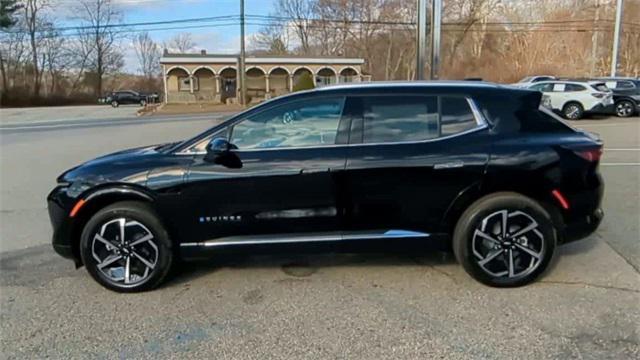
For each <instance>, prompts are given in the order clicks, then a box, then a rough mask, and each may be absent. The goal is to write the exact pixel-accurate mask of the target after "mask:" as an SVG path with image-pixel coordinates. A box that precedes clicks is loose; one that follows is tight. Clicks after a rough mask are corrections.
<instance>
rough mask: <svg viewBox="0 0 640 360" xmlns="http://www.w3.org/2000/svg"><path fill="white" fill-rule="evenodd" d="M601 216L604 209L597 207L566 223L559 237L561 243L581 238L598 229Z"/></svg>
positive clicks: (602, 216)
mask: <svg viewBox="0 0 640 360" xmlns="http://www.w3.org/2000/svg"><path fill="white" fill-rule="evenodd" d="M603 218H604V211H603V210H602V209H601V208H598V209H596V210H595V211H594V212H593V213H592V214H589V215H586V216H584V217H581V218H580V219H578V220H576V221H573V222H571V223H569V224H566V225H565V228H564V231H563V234H562V238H561V241H562V243H565V244H566V243H569V242H572V241H576V240H581V239H584V238H586V237H587V236H589V235H591V234H593V233H594V232H595V231H596V230H597V229H598V226H600V223H601V222H602V219H603Z"/></svg>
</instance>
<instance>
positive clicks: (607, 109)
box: [589, 103, 616, 115]
mask: <svg viewBox="0 0 640 360" xmlns="http://www.w3.org/2000/svg"><path fill="white" fill-rule="evenodd" d="M589 113H590V114H602V115H614V114H615V113H616V105H615V104H613V103H611V104H607V105H605V104H603V103H599V104H598V105H596V106H594V107H592V108H591V109H589Z"/></svg>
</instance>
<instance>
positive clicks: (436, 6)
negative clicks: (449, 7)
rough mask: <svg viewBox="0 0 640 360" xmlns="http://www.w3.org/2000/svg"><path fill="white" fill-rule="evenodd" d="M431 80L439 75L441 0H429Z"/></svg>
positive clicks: (436, 78)
mask: <svg viewBox="0 0 640 360" xmlns="http://www.w3.org/2000/svg"><path fill="white" fill-rule="evenodd" d="M431 1H432V5H433V7H432V9H431V80H438V78H439V77H440V74H439V73H440V35H441V25H442V0H431Z"/></svg>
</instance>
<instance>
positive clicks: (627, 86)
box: [598, 78, 640, 117]
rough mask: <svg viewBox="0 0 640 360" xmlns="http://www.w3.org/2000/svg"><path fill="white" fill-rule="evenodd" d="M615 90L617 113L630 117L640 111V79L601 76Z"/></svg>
mask: <svg viewBox="0 0 640 360" xmlns="http://www.w3.org/2000/svg"><path fill="white" fill-rule="evenodd" d="M598 80H601V81H604V82H605V84H606V85H607V87H608V88H609V89H611V91H612V92H613V101H614V103H615V109H616V115H618V116H619V117H630V116H633V115H634V114H638V113H640V79H636V78H600V79H598Z"/></svg>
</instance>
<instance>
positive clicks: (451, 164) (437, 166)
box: [433, 161, 464, 170]
mask: <svg viewBox="0 0 640 360" xmlns="http://www.w3.org/2000/svg"><path fill="white" fill-rule="evenodd" d="M463 166H464V162H463V161H451V162H446V163H439V164H435V165H433V169H434V170H438V169H455V168H461V167H463Z"/></svg>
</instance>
